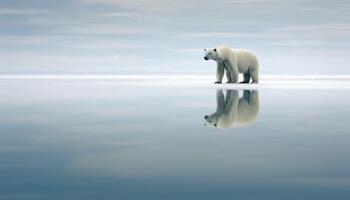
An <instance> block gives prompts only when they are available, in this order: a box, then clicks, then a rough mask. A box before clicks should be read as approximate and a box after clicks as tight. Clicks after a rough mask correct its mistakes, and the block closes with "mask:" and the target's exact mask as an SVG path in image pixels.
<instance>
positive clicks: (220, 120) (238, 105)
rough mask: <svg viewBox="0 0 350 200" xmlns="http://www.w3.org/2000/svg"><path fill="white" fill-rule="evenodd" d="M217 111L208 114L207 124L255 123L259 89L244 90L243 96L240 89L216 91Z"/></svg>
mask: <svg viewBox="0 0 350 200" xmlns="http://www.w3.org/2000/svg"><path fill="white" fill-rule="evenodd" d="M216 103H217V105H216V111H215V113H213V114H211V115H206V116H205V117H204V119H205V120H206V123H205V125H206V126H207V125H208V126H214V127H219V128H228V127H230V126H231V125H233V126H234V127H242V126H245V125H248V124H250V123H253V122H254V121H255V119H256V117H257V115H258V112H259V92H258V91H257V90H253V91H249V90H243V96H242V97H239V92H238V90H226V97H225V95H224V92H223V91H222V90H221V89H220V90H217V91H216Z"/></svg>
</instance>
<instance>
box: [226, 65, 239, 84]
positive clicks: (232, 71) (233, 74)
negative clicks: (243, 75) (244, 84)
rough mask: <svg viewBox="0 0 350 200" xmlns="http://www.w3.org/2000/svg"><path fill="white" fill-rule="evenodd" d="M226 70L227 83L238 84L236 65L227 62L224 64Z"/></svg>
mask: <svg viewBox="0 0 350 200" xmlns="http://www.w3.org/2000/svg"><path fill="white" fill-rule="evenodd" d="M225 66H226V70H227V75H228V76H227V80H228V81H227V83H237V82H238V76H239V72H238V67H237V63H236V62H233V61H232V60H227V61H226V63H225Z"/></svg>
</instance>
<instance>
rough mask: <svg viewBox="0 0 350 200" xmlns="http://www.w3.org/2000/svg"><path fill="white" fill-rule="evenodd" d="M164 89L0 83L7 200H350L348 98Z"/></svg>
mask: <svg viewBox="0 0 350 200" xmlns="http://www.w3.org/2000/svg"><path fill="white" fill-rule="evenodd" d="M165 85H166V84H165ZM165 85H162V84H160V85H153V86H152V85H148V86H142V84H139V85H128V84H120V83H114V82H109V81H89V80H87V81H79V80H71V81H64V80H2V81H0V95H1V99H0V111H1V114H0V199H26V200H28V199H122V200H129V199H132V200H134V199H136V200H137V199H157V200H158V199H159V200H164V199H176V200H177V199H181V200H185V199H189V200H193V199H198V200H202V199H215V200H217V199H220V200H221V199H240V200H242V199H243V200H246V199H247V200H248V199H249V200H250V199H252V200H255V199H256V200H261V199H264V200H265V199H268V200H269V199H276V200H277V199H278V200H281V199H283V200H289V199H295V200H300V199H337V200H338V199H349V198H350V131H349V130H350V121H349V119H350V114H349V111H350V93H349V90H339V89H338V90H331V89H271V88H270V89H269V88H260V89H257V90H227V89H225V88H224V89H219V88H214V87H184V86H181V87H174V86H171V87H167V86H165ZM205 116H206V117H205ZM205 118H206V119H205Z"/></svg>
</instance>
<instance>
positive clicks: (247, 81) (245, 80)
mask: <svg viewBox="0 0 350 200" xmlns="http://www.w3.org/2000/svg"><path fill="white" fill-rule="evenodd" d="M249 80H250V73H249V70H248V71H247V72H245V73H243V81H241V82H239V83H249Z"/></svg>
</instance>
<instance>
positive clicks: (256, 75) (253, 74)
mask: <svg viewBox="0 0 350 200" xmlns="http://www.w3.org/2000/svg"><path fill="white" fill-rule="evenodd" d="M250 75H251V77H252V83H259V70H258V69H257V68H255V69H253V70H251V72H250Z"/></svg>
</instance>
